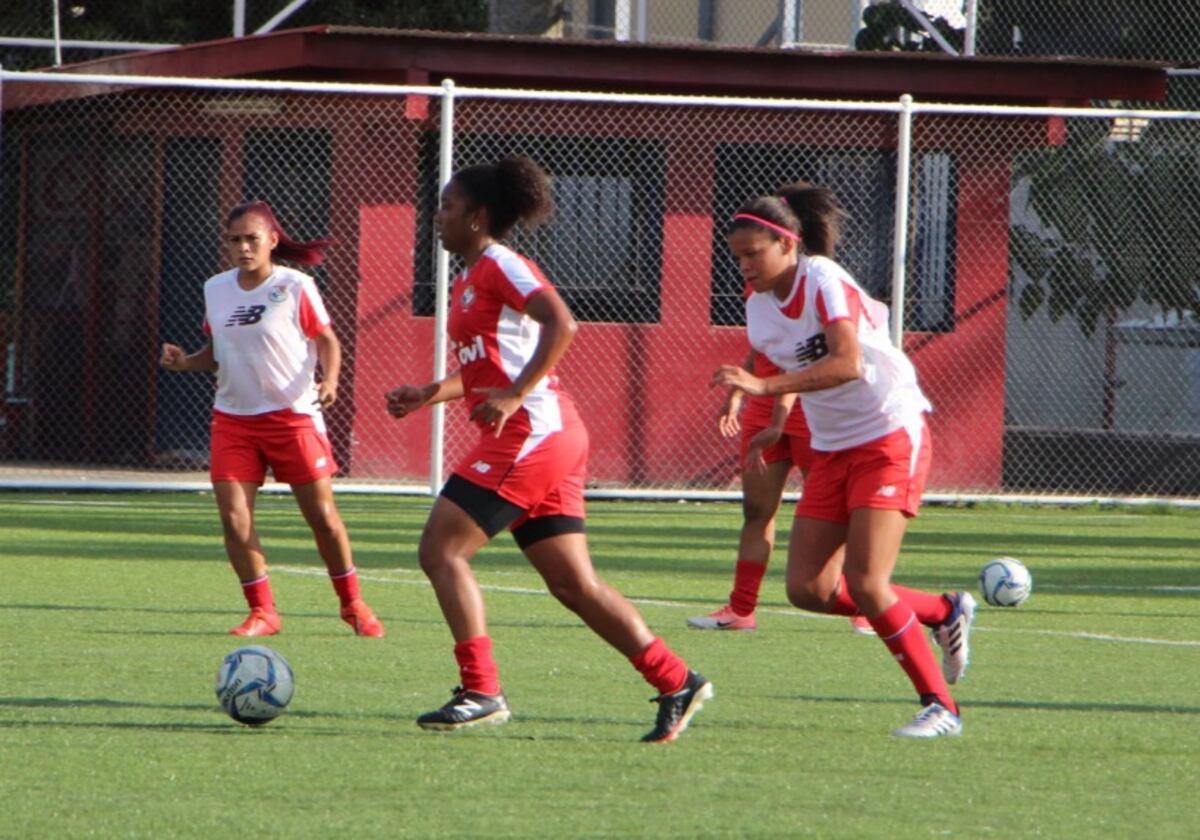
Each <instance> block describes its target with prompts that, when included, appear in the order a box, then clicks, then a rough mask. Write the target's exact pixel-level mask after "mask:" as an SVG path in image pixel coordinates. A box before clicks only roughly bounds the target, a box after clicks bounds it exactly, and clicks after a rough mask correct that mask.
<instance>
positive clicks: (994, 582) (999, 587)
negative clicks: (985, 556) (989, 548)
mask: <svg viewBox="0 0 1200 840" xmlns="http://www.w3.org/2000/svg"><path fill="white" fill-rule="evenodd" d="M979 591H980V592H982V593H983V600H985V601H987V602H988V603H989V604H991V605H992V606H993V607H1019V606H1020V605H1021V604H1023V603H1025V599H1026V598H1028V597H1029V593H1030V592H1031V591H1033V577H1032V576H1031V575H1030V574H1029V569H1027V568H1025V564H1024V563H1022V562H1021V561H1020V560H1018V559H1016V558H1015V557H997V558H996V559H995V560H992V561H991V562H989V563H988V564H987V565H985V566H984V567H983V570H982V571H981V572H980V573H979Z"/></svg>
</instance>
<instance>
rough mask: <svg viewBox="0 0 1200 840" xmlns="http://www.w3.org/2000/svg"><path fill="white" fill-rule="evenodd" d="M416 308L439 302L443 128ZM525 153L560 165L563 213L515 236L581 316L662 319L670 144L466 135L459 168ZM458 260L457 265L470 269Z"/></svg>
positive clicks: (427, 205)
mask: <svg viewBox="0 0 1200 840" xmlns="http://www.w3.org/2000/svg"><path fill="white" fill-rule="evenodd" d="M425 151H426V155H427V157H426V166H425V171H426V173H429V174H428V175H427V184H426V188H425V189H424V190H423V193H424V194H423V196H422V199H421V205H422V206H421V208H420V216H419V221H418V232H417V235H418V238H417V253H416V265H415V278H416V282H415V284H414V291H413V313H414V314H415V315H432V314H433V308H434V279H435V274H434V271H435V269H434V253H435V252H434V237H433V212H434V210H435V208H436V206H437V189H436V177H437V166H436V160H437V154H436V153H437V146H436V138H433V139H432V140H430V139H429V138H427V144H426V149H425ZM509 154H525V155H528V156H529V157H531V158H533V159H534V160H536V161H537V162H538V164H539V165H540V166H541V167H542V168H543V169H545V170H546V172H547V174H549V175H550V178H551V181H552V184H553V188H554V202H555V210H554V215H553V216H552V217H551V218H550V219H549V220H548V221H546V222H544V223H543V224H541V225H539V226H537V227H535V228H532V229H527V228H525V227H524V226H522V225H518V226H517V227H516V228H514V230H513V232H512V234H511V235H510V237H509V240H508V244H509V245H511V246H512V248H513V249H514V250H516V251H519V252H520V253H522V254H524V255H525V256H527V257H529V258H530V259H531V260H533V261H534V262H536V263H537V264H538V265H539V266H540V267H541V269H542V271H544V272H545V274H546V276H547V278H549V280H550V282H551V283H553V284H554V286H555V288H557V289H558V291H559V293H560V294H561V295H562V296H563V299H564V300H566V302H567V304H568V305H569V306H570V307H571V310H572V311H573V312H574V314H575V317H576V318H577V319H579V320H580V321H614V322H618V323H646V322H649V323H653V322H657V321H658V319H659V311H660V307H661V295H660V290H661V279H662V243H663V183H664V166H665V163H664V154H663V148H662V144H661V143H659V142H658V141H653V140H631V139H625V138H612V137H579V136H545V135H541V136H536V137H535V136H517V135H481V134H470V135H459V138H458V150H457V152H456V156H455V168H462V167H465V166H470V165H472V164H476V163H490V162H493V161H496V160H499V159H500V158H502V157H504V156H505V155H509ZM461 268H462V266H461V265H452V270H454V271H459V270H461Z"/></svg>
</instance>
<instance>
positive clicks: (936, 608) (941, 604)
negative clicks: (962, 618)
mask: <svg viewBox="0 0 1200 840" xmlns="http://www.w3.org/2000/svg"><path fill="white" fill-rule="evenodd" d="M892 591H893V592H895V593H896V597H897V598H899V599H900V600H901V601H903V602H904V603H906V604H908V605H909V606H910V607H912V611H913V612H914V613H916V616H917V621H919V622H921V623H922V624H924V625H925V626H926V627H936V626H938V625H939V624H941V623H942V622H943V621H945V620H946V619H947V618H949V617H950V613H951V611H952V610H953V609H954V608H953V607H952V606H951V605H950V602H949V601H947V600H946V598H945V596H943V595H934V594H933V593H932V592H923V591H921V590H920V589H909V588H908V587H907V586H897V585H896V584H894V583H893V584H892Z"/></svg>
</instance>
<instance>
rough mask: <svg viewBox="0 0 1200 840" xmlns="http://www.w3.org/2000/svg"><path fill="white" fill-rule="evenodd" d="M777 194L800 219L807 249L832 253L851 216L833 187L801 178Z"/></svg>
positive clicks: (820, 254) (827, 255)
mask: <svg viewBox="0 0 1200 840" xmlns="http://www.w3.org/2000/svg"><path fill="white" fill-rule="evenodd" d="M775 195H777V196H778V197H779V198H781V199H783V201H784V202H786V203H787V205H788V207H790V208H791V210H792V212H793V213H794V214H795V216H796V218H797V219H798V220H799V222H800V237H801V239H802V240H803V241H804V250H805V251H806V252H808V253H809V254H814V255H816V256H822V257H832V256H833V250H834V248H836V247H837V243H838V240H839V239H840V238H841V235H842V221H843V220H845V219H847V218H849V214H847V213H846V211H845V210H843V209H842V207H841V205H840V204H838V200H837V197H836V196H835V195H834V194H833V191H832V190H830V189H829V188H828V187H819V186H816V185H814V184H809V183H807V182H805V181H797V182H796V183H794V184H788V185H787V186H784V187H780V188H779V189H778V190H776V191H775Z"/></svg>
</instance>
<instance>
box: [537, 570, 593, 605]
mask: <svg viewBox="0 0 1200 840" xmlns="http://www.w3.org/2000/svg"><path fill="white" fill-rule="evenodd" d="M546 588H547V589H549V590H550V594H551V595H553V596H554V597H555V598H556V599H558V602H559V603H560V604H562V605H563V606H564V607H566V608H567V609H569V610H571V612H579V610H580V608H581V607H582V606H583V605H584V604H585V603H587V602H588V601H592V600H595V598H596V594H597V591H598V587H597V586H596V582H595V581H594V580H587V579H584V578H581V577H579V576H578V575H561V576H556V577H552V578H548V579H547V580H546Z"/></svg>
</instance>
